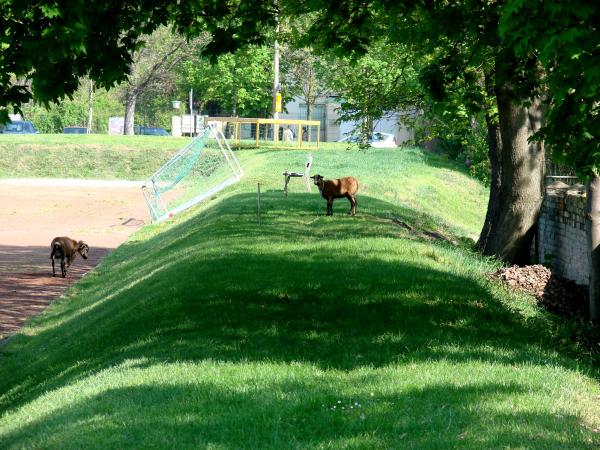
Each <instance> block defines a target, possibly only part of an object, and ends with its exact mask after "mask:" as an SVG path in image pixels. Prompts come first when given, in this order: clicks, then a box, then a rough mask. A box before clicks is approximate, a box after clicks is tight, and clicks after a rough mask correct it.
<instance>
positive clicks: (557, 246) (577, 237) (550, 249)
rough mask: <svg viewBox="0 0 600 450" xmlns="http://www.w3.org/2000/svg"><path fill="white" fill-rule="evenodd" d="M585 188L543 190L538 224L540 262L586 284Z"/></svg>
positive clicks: (555, 185)
mask: <svg viewBox="0 0 600 450" xmlns="http://www.w3.org/2000/svg"><path fill="white" fill-rule="evenodd" d="M585 192H586V191H585V186H584V185H582V184H575V185H572V186H569V185H567V184H565V183H562V182H560V181H557V182H554V183H551V184H549V185H548V186H546V195H545V196H544V203H543V205H542V211H541V214H540V220H539V230H538V233H539V255H538V256H539V259H540V262H541V263H543V264H545V265H547V266H549V267H550V268H551V269H552V271H553V272H555V273H556V274H558V275H561V276H563V277H565V278H568V279H570V280H573V281H575V282H576V283H578V284H584V285H587V284H589V262H588V257H587V239H586V234H585V200H586V194H585Z"/></svg>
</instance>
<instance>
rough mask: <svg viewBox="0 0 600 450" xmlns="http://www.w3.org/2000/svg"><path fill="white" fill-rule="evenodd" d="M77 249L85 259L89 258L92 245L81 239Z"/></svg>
mask: <svg viewBox="0 0 600 450" xmlns="http://www.w3.org/2000/svg"><path fill="white" fill-rule="evenodd" d="M77 251H78V252H79V254H80V255H81V256H83V259H87V257H88V253H89V251H90V247H89V246H88V245H87V244H86V243H85V242H83V241H79V242H78V243H77Z"/></svg>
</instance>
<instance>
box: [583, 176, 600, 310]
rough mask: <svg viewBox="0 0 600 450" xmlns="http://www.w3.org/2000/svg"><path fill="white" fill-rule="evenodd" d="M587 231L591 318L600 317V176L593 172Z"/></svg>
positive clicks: (590, 185) (588, 192) (586, 210)
mask: <svg viewBox="0 0 600 450" xmlns="http://www.w3.org/2000/svg"><path fill="white" fill-rule="evenodd" d="M585 212H586V219H587V220H586V232H587V240H588V258H589V262H590V264H589V267H590V318H591V319H592V320H593V321H594V322H598V320H599V319H600V176H599V175H598V174H597V173H594V174H593V177H592V179H591V181H590V182H589V183H588V190H587V202H586V205H585Z"/></svg>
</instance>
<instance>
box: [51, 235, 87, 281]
mask: <svg viewBox="0 0 600 450" xmlns="http://www.w3.org/2000/svg"><path fill="white" fill-rule="evenodd" d="M89 251H90V248H89V247H88V245H87V244H86V243H85V242H83V241H76V240H74V239H71V238H68V237H66V236H63V237H55V238H54V239H52V243H51V244H50V259H51V260H52V276H53V277H55V276H56V271H55V270H54V260H55V259H60V271H61V274H62V276H63V278H64V277H66V276H67V267H69V266H70V265H71V263H72V262H73V260H74V259H75V257H76V256H77V253H79V254H80V255H81V256H82V257H83V259H87V255H88V252H89Z"/></svg>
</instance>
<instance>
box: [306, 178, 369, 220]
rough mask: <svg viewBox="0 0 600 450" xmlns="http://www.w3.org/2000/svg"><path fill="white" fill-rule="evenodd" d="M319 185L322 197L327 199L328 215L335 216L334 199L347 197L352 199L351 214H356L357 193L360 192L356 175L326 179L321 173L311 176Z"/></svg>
mask: <svg viewBox="0 0 600 450" xmlns="http://www.w3.org/2000/svg"><path fill="white" fill-rule="evenodd" d="M311 178H312V179H313V181H314V182H315V184H316V185H317V186H318V187H319V192H320V193H321V197H323V198H324V199H325V200H327V215H328V216H333V200H334V199H336V198H343V197H346V198H347V199H348V200H350V214H352V215H355V214H356V197H355V196H356V193H357V192H358V181H357V180H356V178H354V177H345V178H339V179H336V180H325V179H323V177H322V176H321V175H315V176H313V177H311Z"/></svg>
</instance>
